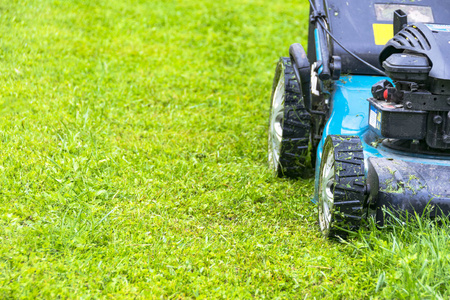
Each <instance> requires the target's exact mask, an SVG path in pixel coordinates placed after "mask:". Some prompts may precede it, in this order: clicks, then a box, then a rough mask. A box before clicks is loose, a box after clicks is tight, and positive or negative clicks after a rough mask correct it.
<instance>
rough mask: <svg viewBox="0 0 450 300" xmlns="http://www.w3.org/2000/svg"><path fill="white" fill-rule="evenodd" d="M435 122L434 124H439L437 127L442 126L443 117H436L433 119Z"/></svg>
mask: <svg viewBox="0 0 450 300" xmlns="http://www.w3.org/2000/svg"><path fill="white" fill-rule="evenodd" d="M433 122H434V124H437V125H439V124H441V123H442V117H441V116H434V117H433Z"/></svg>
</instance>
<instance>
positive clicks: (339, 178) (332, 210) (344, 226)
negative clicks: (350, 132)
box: [318, 135, 366, 239]
mask: <svg viewBox="0 0 450 300" xmlns="http://www.w3.org/2000/svg"><path fill="white" fill-rule="evenodd" d="M331 165H332V166H333V168H334V173H332V172H330V173H327V168H328V166H331ZM330 170H331V169H330ZM327 174H329V175H327ZM327 177H329V178H330V179H327ZM365 188H366V178H365V173H364V152H363V148H362V144H361V141H360V139H359V137H357V136H343V135H330V136H328V137H327V138H326V140H325V144H324V148H323V155H322V160H321V164H320V177H319V203H318V205H319V226H320V229H321V231H322V233H323V235H324V236H325V237H328V238H344V239H345V238H346V237H347V236H348V232H349V231H357V230H358V229H359V227H360V224H361V218H362V214H363V204H364V197H365ZM327 192H328V193H332V196H331V194H327ZM327 195H330V196H327ZM330 197H332V198H333V199H332V200H333V204H332V205H331V207H328V209H329V210H328V211H327V209H326V207H325V206H324V204H325V202H328V203H329V202H330V201H329V200H330V199H328V198H330ZM327 212H329V214H327ZM326 216H328V217H330V222H328V223H327V222H325V220H327V219H325V217H326Z"/></svg>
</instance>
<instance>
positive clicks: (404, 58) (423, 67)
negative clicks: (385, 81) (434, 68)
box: [383, 53, 431, 82]
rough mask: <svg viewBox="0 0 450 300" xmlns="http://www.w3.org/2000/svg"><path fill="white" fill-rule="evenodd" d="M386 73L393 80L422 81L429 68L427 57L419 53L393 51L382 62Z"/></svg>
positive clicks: (426, 75)
mask: <svg viewBox="0 0 450 300" xmlns="http://www.w3.org/2000/svg"><path fill="white" fill-rule="evenodd" d="M383 68H384V69H385V70H386V74H387V75H388V76H389V77H390V78H392V79H393V80H400V81H413V82H423V81H425V80H426V79H427V78H428V73H429V72H430V70H431V66H430V63H429V62H428V58H427V57H426V56H424V55H420V54H412V53H394V54H392V55H391V56H389V57H388V58H387V59H386V60H385V61H384V62H383Z"/></svg>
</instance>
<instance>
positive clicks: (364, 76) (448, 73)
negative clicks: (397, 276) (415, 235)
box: [268, 0, 450, 238]
mask: <svg viewBox="0 0 450 300" xmlns="http://www.w3.org/2000/svg"><path fill="white" fill-rule="evenodd" d="M309 21H310V22H309V37H308V53H306V52H305V50H304V48H303V47H302V46H301V45H300V44H293V45H291V46H290V48H289V58H281V59H280V60H279V62H278V64H277V68H276V71H275V78H274V83H273V88H272V97H271V113H270V121H269V153H268V154H269V155H268V158H269V165H270V167H271V168H272V169H273V170H274V172H275V173H276V174H277V175H278V176H280V177H281V176H287V177H299V176H308V174H311V169H312V168H313V167H315V193H314V202H316V203H317V204H318V212H319V213H318V221H319V226H320V230H321V232H322V233H323V235H324V236H326V237H330V238H331V237H340V238H345V237H346V236H347V235H348V232H350V231H354V230H357V229H358V228H359V227H360V224H361V220H363V219H364V218H368V217H373V218H375V220H376V222H377V223H378V224H380V225H383V224H384V223H385V222H386V217H385V214H384V209H383V208H387V209H389V210H390V211H392V212H394V214H399V215H401V214H406V213H413V214H414V213H418V214H423V213H425V212H426V213H427V216H429V217H431V218H434V217H438V216H449V215H450V4H449V3H448V1H446V0H418V1H404V0H376V1H375V0H346V1H341V0H310V20H309Z"/></svg>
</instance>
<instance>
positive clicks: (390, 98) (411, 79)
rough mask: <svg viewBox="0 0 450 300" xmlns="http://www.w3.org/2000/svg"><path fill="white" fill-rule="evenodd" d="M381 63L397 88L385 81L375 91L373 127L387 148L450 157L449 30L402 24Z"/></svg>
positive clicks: (431, 26) (387, 47)
mask: <svg viewBox="0 0 450 300" xmlns="http://www.w3.org/2000/svg"><path fill="white" fill-rule="evenodd" d="M395 23H396V22H395V20H394V25H395ZM397 23H398V22H397ZM394 28H395V26H394ZM380 63H381V65H382V66H383V67H384V69H385V72H386V74H387V75H388V76H389V77H390V78H391V79H392V81H393V82H394V84H392V83H391V82H390V81H388V80H382V81H379V82H378V83H376V84H375V85H374V86H372V95H373V98H370V99H368V101H369V102H370V112H369V126H370V128H371V129H372V130H373V131H374V132H375V133H376V134H377V135H378V136H380V137H382V138H387V139H385V141H384V142H383V144H384V145H385V146H387V147H390V148H394V149H397V150H404V151H408V152H411V151H412V152H420V153H430V152H431V153H436V152H439V153H441V154H442V153H446V152H448V151H446V150H449V149H450V25H438V24H420V23H417V24H413V25H406V20H403V25H401V26H399V28H398V32H397V33H396V34H395V35H394V38H393V39H391V40H390V41H389V42H388V43H387V44H386V46H385V48H384V49H383V51H382V52H381V54H380Z"/></svg>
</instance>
